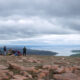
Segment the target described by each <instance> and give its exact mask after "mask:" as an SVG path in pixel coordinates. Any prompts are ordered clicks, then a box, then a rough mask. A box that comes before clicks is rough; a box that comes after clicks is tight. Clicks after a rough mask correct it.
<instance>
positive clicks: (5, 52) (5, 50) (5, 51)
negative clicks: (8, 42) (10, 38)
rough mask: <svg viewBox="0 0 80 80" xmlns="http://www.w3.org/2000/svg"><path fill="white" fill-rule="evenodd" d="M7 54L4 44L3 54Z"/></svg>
mask: <svg viewBox="0 0 80 80" xmlns="http://www.w3.org/2000/svg"><path fill="white" fill-rule="evenodd" d="M6 54H7V49H6V46H4V55H5V56H6Z"/></svg>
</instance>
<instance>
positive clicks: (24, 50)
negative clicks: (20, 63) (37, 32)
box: [23, 47, 27, 56]
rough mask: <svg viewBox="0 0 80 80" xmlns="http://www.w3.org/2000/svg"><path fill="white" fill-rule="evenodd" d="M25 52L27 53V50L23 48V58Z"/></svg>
mask: <svg viewBox="0 0 80 80" xmlns="http://www.w3.org/2000/svg"><path fill="white" fill-rule="evenodd" d="M26 51H27V49H26V47H24V48H23V56H26Z"/></svg>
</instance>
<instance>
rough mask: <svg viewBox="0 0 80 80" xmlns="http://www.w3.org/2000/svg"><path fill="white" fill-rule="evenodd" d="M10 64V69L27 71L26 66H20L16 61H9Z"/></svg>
mask: <svg viewBox="0 0 80 80" xmlns="http://www.w3.org/2000/svg"><path fill="white" fill-rule="evenodd" d="M8 64H9V69H15V70H19V71H25V70H26V68H25V67H24V66H20V65H18V64H15V63H8Z"/></svg>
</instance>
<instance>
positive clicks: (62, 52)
mask: <svg viewBox="0 0 80 80" xmlns="http://www.w3.org/2000/svg"><path fill="white" fill-rule="evenodd" d="M29 48H31V49H37V50H48V51H53V52H58V53H59V54H57V56H70V55H72V54H76V53H73V52H72V50H80V46H79V45H78V46H60V45H59V46H33V47H29Z"/></svg>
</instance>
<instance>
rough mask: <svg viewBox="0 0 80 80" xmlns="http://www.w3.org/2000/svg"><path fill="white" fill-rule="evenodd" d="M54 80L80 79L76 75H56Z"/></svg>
mask: <svg viewBox="0 0 80 80" xmlns="http://www.w3.org/2000/svg"><path fill="white" fill-rule="evenodd" d="M53 78H54V79H56V80H80V77H79V76H77V75H76V74H74V73H63V74H55V75H53Z"/></svg>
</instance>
